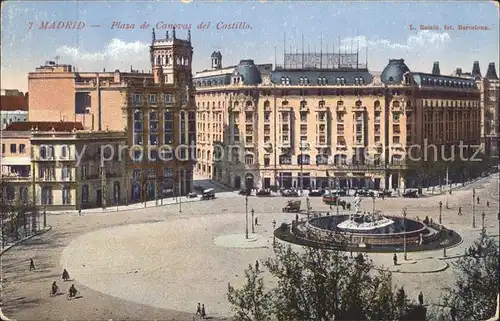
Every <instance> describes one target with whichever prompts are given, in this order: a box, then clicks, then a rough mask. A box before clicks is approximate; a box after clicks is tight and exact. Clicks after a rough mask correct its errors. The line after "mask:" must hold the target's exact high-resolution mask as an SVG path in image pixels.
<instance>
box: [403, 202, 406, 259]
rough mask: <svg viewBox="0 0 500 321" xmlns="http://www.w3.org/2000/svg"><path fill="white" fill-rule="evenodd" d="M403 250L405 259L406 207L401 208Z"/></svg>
mask: <svg viewBox="0 0 500 321" xmlns="http://www.w3.org/2000/svg"><path fill="white" fill-rule="evenodd" d="M403 229H404V233H403V251H404V259H405V261H406V260H407V257H406V207H404V208H403Z"/></svg>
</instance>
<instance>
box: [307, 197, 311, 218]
mask: <svg viewBox="0 0 500 321" xmlns="http://www.w3.org/2000/svg"><path fill="white" fill-rule="evenodd" d="M306 203H307V220H308V221H309V214H310V213H309V210H310V209H311V207H310V205H309V196H307V197H306Z"/></svg>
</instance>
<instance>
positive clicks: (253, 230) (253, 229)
mask: <svg viewBox="0 0 500 321" xmlns="http://www.w3.org/2000/svg"><path fill="white" fill-rule="evenodd" d="M250 212H251V213H252V233H255V227H254V225H255V224H254V220H253V215H254V214H255V211H254V210H253V208H252V210H251V211H250Z"/></svg>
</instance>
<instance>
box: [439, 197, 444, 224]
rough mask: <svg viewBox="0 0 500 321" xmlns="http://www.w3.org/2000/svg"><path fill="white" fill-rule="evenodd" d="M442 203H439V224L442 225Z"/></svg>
mask: <svg viewBox="0 0 500 321" xmlns="http://www.w3.org/2000/svg"><path fill="white" fill-rule="evenodd" d="M442 212H443V202H441V201H439V224H442V217H441V216H442Z"/></svg>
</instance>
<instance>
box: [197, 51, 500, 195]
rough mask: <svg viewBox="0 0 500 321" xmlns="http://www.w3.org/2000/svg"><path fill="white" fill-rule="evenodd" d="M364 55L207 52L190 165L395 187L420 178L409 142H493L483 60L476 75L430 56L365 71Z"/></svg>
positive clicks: (246, 175) (301, 183)
mask: <svg viewBox="0 0 500 321" xmlns="http://www.w3.org/2000/svg"><path fill="white" fill-rule="evenodd" d="M364 60H365V61H364V63H363V62H361V61H360V55H359V51H357V52H353V51H351V53H341V52H338V53H337V52H331V53H325V52H320V53H304V52H302V53H298V52H295V53H287V52H285V53H284V57H283V64H282V65H275V67H274V69H273V68H272V65H270V64H266V65H257V64H255V63H254V61H253V60H241V61H240V63H239V64H238V65H235V66H229V67H224V66H223V65H222V54H221V53H220V52H214V53H213V54H212V55H211V62H212V64H211V67H212V68H211V69H210V70H204V71H201V72H197V73H196V74H195V76H194V78H193V82H194V85H195V87H196V104H197V120H198V122H197V159H198V162H197V164H196V168H195V171H196V172H197V173H198V174H199V175H202V176H204V177H206V178H212V179H215V180H217V181H219V182H221V183H224V184H226V185H228V186H231V187H233V188H245V187H255V188H272V187H274V186H276V187H279V188H295V189H301V188H303V189H307V188H312V189H320V188H327V187H328V186H329V185H330V184H332V185H333V186H336V187H343V188H346V187H347V188H376V189H404V188H408V187H417V186H422V178H421V177H420V176H419V174H418V171H417V170H416V169H417V168H419V166H421V165H422V164H424V163H425V160H422V161H410V160H409V159H408V158H409V157H408V156H409V152H410V150H409V147H410V146H419V147H420V150H423V149H424V146H426V145H427V146H428V145H431V144H434V145H436V146H437V147H438V150H440V148H441V146H442V147H443V148H444V150H446V151H448V152H449V151H450V149H451V148H450V147H451V146H452V145H455V144H456V145H457V146H458V144H459V143H460V141H463V144H466V145H479V144H482V145H483V147H484V146H485V145H487V144H486V143H485V140H486V141H490V143H488V144H489V146H493V145H494V143H492V141H493V140H494V139H495V138H494V137H498V125H496V127H494V126H493V122H491V121H489V119H497V117H498V104H497V105H494V104H493V103H490V102H488V101H487V100H484V99H483V98H482V97H483V96H484V93H485V92H486V89H485V88H488V89H487V91H488V97H490V96H491V97H492V98H491V99H496V98H495V97H498V87H497V86H498V85H496V84H497V83H498V77H497V76H496V72H495V66H494V64H493V63H492V64H490V65H489V69H488V70H489V71H488V73H487V74H486V76H485V77H482V76H481V75H480V74H479V75H471V74H469V75H467V74H460V75H450V76H448V75H443V74H441V72H440V70H439V63H438V62H436V63H434V66H433V68H432V72H430V73H424V72H413V71H411V70H410V69H409V68H408V66H407V65H406V64H405V62H404V60H403V59H390V60H389V63H388V64H387V66H386V67H385V68H384V69H383V71H382V72H372V71H369V69H368V61H367V60H366V59H364ZM476 64H478V63H475V64H474V66H475V67H474V68H476ZM429 69H430V68H429ZM495 86H496V87H495ZM492 88H497V89H496V91H495V90H494V89H492ZM495 95H496V96H495ZM486 109H488V110H490V111H488V112H487V113H486V114H487V115H488V116H487V117H488V119H486V116H485V110H486ZM495 115H496V116H495ZM486 124H488V126H489V127H487V126H486ZM496 124H498V122H497V123H496ZM414 149H415V148H414ZM236 150H237V151H239V152H235V151H236ZM467 152H469V153H470V152H472V149H469V150H468V151H467ZM487 152H488V153H490V154H492V153H493V154H494V153H498V152H497V151H496V150H494V148H492V147H491V148H489V150H488V151H487ZM221 153H222V154H223V155H222V156H221ZM420 156H421V155H420ZM436 161H439V160H436ZM443 178H444V177H443Z"/></svg>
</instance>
